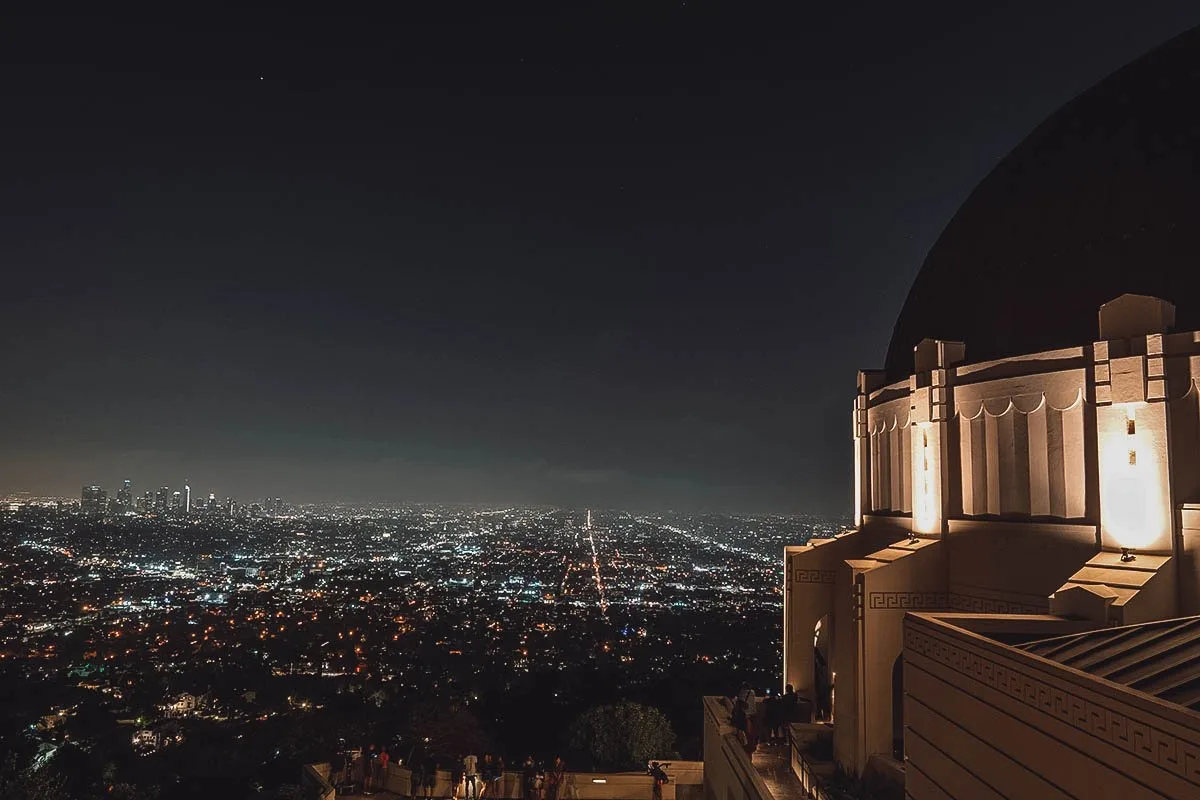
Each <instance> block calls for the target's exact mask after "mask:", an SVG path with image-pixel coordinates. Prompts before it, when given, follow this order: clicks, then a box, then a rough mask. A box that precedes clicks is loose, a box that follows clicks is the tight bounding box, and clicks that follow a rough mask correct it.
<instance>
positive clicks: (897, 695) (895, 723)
mask: <svg viewBox="0 0 1200 800" xmlns="http://www.w3.org/2000/svg"><path fill="white" fill-rule="evenodd" d="M892 757H893V758H895V759H896V760H897V761H903V760H904V655H903V654H901V655H898V656H896V663H895V664H894V665H893V666H892Z"/></svg>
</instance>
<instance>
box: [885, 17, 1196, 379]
mask: <svg viewBox="0 0 1200 800" xmlns="http://www.w3.org/2000/svg"><path fill="white" fill-rule="evenodd" d="M1197 98H1200V28H1197V29H1194V30H1192V31H1189V32H1187V33H1185V34H1183V35H1181V36H1179V37H1177V38H1175V39H1172V40H1171V41H1170V42H1167V43H1166V44H1164V45H1162V46H1161V47H1158V48H1156V49H1155V50H1153V51H1151V52H1150V53H1148V54H1147V55H1145V56H1143V57H1141V58H1140V59H1138V60H1137V61H1135V62H1133V63H1132V64H1129V65H1127V66H1125V67H1124V68H1122V69H1120V70H1118V71H1117V72H1115V73H1114V74H1112V75H1110V76H1109V77H1108V78H1106V79H1105V80H1104V81H1102V82H1101V83H1099V84H1098V85H1096V86H1094V87H1093V88H1091V89H1089V90H1088V91H1086V92H1084V93H1083V94H1082V95H1080V96H1079V97H1077V98H1075V99H1074V100H1072V101H1071V102H1070V103H1068V104H1067V105H1065V106H1063V107H1062V108H1061V109H1060V110H1058V111H1057V112H1055V113H1054V114H1053V115H1052V116H1050V117H1049V118H1048V119H1047V120H1046V121H1045V122H1043V123H1042V124H1041V125H1039V126H1038V127H1037V128H1036V129H1035V130H1034V131H1033V133H1031V134H1030V135H1029V136H1028V138H1026V139H1025V140H1024V141H1023V142H1021V144H1020V145H1018V146H1017V148H1016V149H1015V150H1013V151H1012V153H1010V154H1009V155H1008V156H1007V157H1006V158H1005V159H1004V160H1003V161H1001V162H1000V164H999V165H997V167H996V168H995V169H994V170H992V172H991V174H989V175H988V176H987V177H986V178H985V179H984V180H983V182H982V183H980V184H979V186H978V187H976V189H975V191H974V192H972V193H971V196H970V197H969V198H967V201H966V202H965V203H964V204H963V205H962V207H961V208H960V209H959V210H958V213H956V214H955V215H954V218H953V219H952V220H951V221H950V224H949V225H947V226H946V229H945V230H944V231H943V232H942V235H941V237H940V238H939V239H938V241H937V243H936V244H935V245H934V246H933V249H932V250H930V252H929V255H928V256H927V257H926V259H925V264H924V265H923V266H922V268H921V272H920V274H919V275H918V276H917V279H916V281H915V282H914V283H913V286H912V289H911V290H910V291H909V294H908V299H907V300H906V301H905V303H904V308H903V309H902V310H901V311H900V316H899V318H898V319H897V320H896V326H895V329H894V330H893V333H892V341H891V344H890V345H889V347H888V354H887V362H886V369H887V372H888V374H889V376H891V377H893V378H899V377H903V376H905V375H908V374H909V373H910V372H911V371H912V367H913V346H914V345H916V344H917V342H919V341H920V340H922V339H924V338H937V339H947V340H954V341H961V342H965V343H966V357H967V360H968V361H971V362H976V361H985V360H988V359H992V358H1000V357H1003V356H1010V355H1018V354H1021V353H1031V352H1037V351H1039V350H1049V349H1054V348H1057V347H1068V346H1071V345H1079V344H1084V343H1086V342H1091V341H1094V340H1095V339H1096V338H1097V337H1098V329H1097V311H1098V309H1099V308H1100V305H1101V304H1102V303H1105V302H1107V301H1109V300H1112V299H1113V298H1115V297H1117V296H1118V295H1121V294H1124V293H1126V292H1134V293H1138V294H1148V295H1154V296H1157V297H1161V298H1163V299H1165V300H1168V301H1170V302H1172V303H1174V304H1175V306H1176V308H1177V315H1176V324H1175V330H1198V329H1200V102H1198V101H1197Z"/></svg>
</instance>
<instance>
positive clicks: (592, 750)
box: [567, 702, 675, 772]
mask: <svg viewBox="0 0 1200 800" xmlns="http://www.w3.org/2000/svg"><path fill="white" fill-rule="evenodd" d="M567 744H568V745H569V746H570V748H571V751H572V753H573V755H574V757H575V759H577V761H576V763H578V764H581V765H582V764H590V766H591V768H592V769H593V770H599V771H604V772H619V771H628V770H643V769H645V768H646V763H647V762H648V761H650V760H651V759H659V760H661V759H667V758H673V757H674V749H675V731H673V730H672V729H671V723H670V721H669V720H668V719H667V717H666V715H664V714H663V713H662V712H661V711H659V710H658V709H657V708H654V707H652V706H644V705H641V704H640V703H631V702H621V703H617V704H615V705H608V706H597V707H596V708H592V709H589V710H588V711H585V712H584V713H582V714H580V715H579V716H578V717H577V718H576V719H575V721H574V722H572V723H571V727H570V728H569V729H568V730H567Z"/></svg>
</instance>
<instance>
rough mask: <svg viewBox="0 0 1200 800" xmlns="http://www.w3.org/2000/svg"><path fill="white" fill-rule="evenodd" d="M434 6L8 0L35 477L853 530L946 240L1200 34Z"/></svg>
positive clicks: (1015, 13)
mask: <svg viewBox="0 0 1200 800" xmlns="http://www.w3.org/2000/svg"><path fill="white" fill-rule="evenodd" d="M420 5H421V6H422V7H424V6H428V7H429V9H432V10H428V9H427V10H426V11H422V12H420V13H416V12H415V8H416V7H417V6H418V4H415V3H397V4H394V5H392V6H389V8H391V9H392V11H391V14H392V15H391V16H378V17H371V16H367V15H361V16H341V14H343V13H346V14H349V13H350V10H351V8H352V6H350V5H348V4H323V5H321V6H319V9H320V11H321V13H314V14H313V15H311V16H303V15H299V14H296V13H294V12H287V13H283V12H279V11H252V10H248V8H247V7H238V8H237V10H236V11H234V12H230V13H225V12H220V11H212V10H210V9H211V8H212V7H211V6H207V5H203V4H201V5H181V4H160V5H159V6H158V7H157V8H158V9H159V10H158V12H157V13H159V14H163V15H166V16H158V17H156V16H138V17H129V18H125V19H115V18H112V17H108V16H90V17H87V16H81V17H74V18H65V17H56V18H51V17H41V18H37V17H16V16H14V15H13V13H12V12H11V11H10V12H8V13H7V15H6V18H5V19H4V20H3V22H2V24H0V62H2V64H3V69H0V98H2V102H3V111H2V112H0V152H2V154H3V155H2V161H0V163H2V165H3V166H2V172H0V269H2V274H3V292H2V295H0V331H2V334H3V339H2V342H3V350H2V354H0V374H2V376H3V383H2V385H0V443H2V444H0V491H10V490H11V491H15V490H27V491H31V492H35V493H61V494H69V495H77V494H78V491H79V487H80V486H81V485H82V484H85V483H94V482H95V483H101V484H103V485H106V486H107V487H108V488H109V489H110V491H112V490H114V489H115V488H116V485H117V483H118V481H120V480H121V479H122V478H129V479H131V480H133V481H134V484H135V488H136V489H137V490H138V491H139V492H140V491H142V490H145V489H149V488H153V487H155V486H158V485H160V484H168V485H171V486H178V485H179V484H181V483H182V481H183V479H184V478H185V477H190V479H191V485H192V487H193V490H194V491H195V492H198V493H201V494H205V495H206V494H207V493H208V492H209V491H214V492H216V493H217V495H218V496H224V495H232V496H235V497H237V498H238V499H240V500H244V501H253V500H256V499H258V498H261V497H263V496H265V495H280V496H283V497H285V498H287V499H290V500H293V501H333V500H350V501H368V500H372V501H405V500H430V501H462V502H494V503H505V502H512V503H526V502H545V503H566V504H576V505H592V506H594V507H604V506H623V507H637V508H681V509H711V510H728V511H747V512H753V511H813V512H834V513H846V514H848V513H849V511H850V492H851V469H850V464H851V445H850V439H849V436H850V424H849V412H850V404H851V401H852V397H853V392H854V375H855V370H857V369H859V368H871V367H879V366H882V364H883V360H884V354H885V352H886V350H887V344H888V339H889V336H890V332H891V328H892V325H893V323H894V321H895V318H896V315H897V313H898V312H899V310H900V306H901V304H902V303H903V300H904V296H905V293H906V292H907V290H908V287H909V284H910V283H911V281H912V279H913V277H914V276H915V274H916V272H917V270H918V269H919V267H920V264H921V261H922V259H923V258H924V255H925V253H926V251H927V250H928V249H929V248H930V247H931V246H932V244H933V242H934V241H935V239H936V237H937V235H938V233H939V232H940V230H941V228H942V227H943V226H944V225H945V223H946V222H947V221H948V220H949V218H950V216H951V215H952V214H953V212H954V210H955V209H956V208H957V206H958V205H959V203H961V202H962V200H963V199H964V198H965V197H966V195H967V194H968V193H969V192H970V190H971V189H972V187H973V186H974V185H975V184H976V183H977V182H978V181H979V180H980V179H982V178H983V176H984V175H985V174H986V173H987V172H988V170H989V169H990V168H991V167H992V166H993V165H994V164H995V163H996V161H997V160H998V159H999V158H1001V157H1002V156H1003V155H1004V154H1005V153H1006V152H1007V151H1008V150H1010V149H1011V148H1012V147H1013V146H1015V145H1016V144H1017V143H1018V142H1019V141H1020V139H1021V138H1022V137H1023V136H1024V135H1025V134H1026V133H1027V132H1028V131H1029V130H1030V129H1031V128H1032V127H1033V126H1034V125H1035V124H1036V123H1037V122H1039V121H1040V120H1041V119H1042V118H1043V117H1045V116H1046V115H1047V114H1049V113H1050V112H1052V111H1053V110H1054V109H1055V108H1057V107H1058V106H1059V105H1061V104H1062V103H1063V102H1065V101H1066V100H1068V99H1070V98H1071V97H1072V96H1073V95H1075V94H1077V93H1078V92H1080V91H1082V90H1083V89H1085V88H1087V87H1088V86H1090V85H1091V84H1093V83H1095V82H1096V81H1098V80H1099V79H1101V78H1102V77H1104V76H1105V75H1106V74H1107V73H1109V72H1111V71H1112V70H1114V69H1116V68H1117V67H1119V66H1121V65H1123V64H1124V63H1126V62H1128V61H1130V60H1132V59H1133V58H1135V57H1137V56H1138V55H1140V54H1141V53H1143V52H1145V51H1146V50H1149V49H1150V48H1152V47H1153V46H1155V45H1156V44H1159V43H1160V42H1162V41H1165V40H1166V39H1168V38H1170V37H1171V36H1173V35H1174V34H1176V33H1179V32H1182V31H1183V30H1185V29H1187V28H1189V27H1192V26H1194V25H1196V24H1200V7H1198V6H1197V4H1196V3H1195V2H1190V1H1189V2H1159V3H1140V4H1129V3H1119V4H1118V3H1096V2H1094V1H1093V2H1074V1H1072V2H1054V3H1046V2H1038V3H1018V4H982V3H963V2H961V0H960V1H959V2H944V3H942V2H939V3H896V2H878V3H872V4H854V3H829V4H821V5H819V6H818V5H817V4H801V3H792V4H787V5H782V4H780V5H777V6H762V5H757V4H750V3H724V4H720V5H715V4H713V5H709V4H694V3H691V2H688V3H679V2H676V3H665V2H664V3H659V2H653V1H652V0H643V2H639V3H629V4H614V3H586V4H585V3H569V2H568V3H557V4H550V5H546V6H525V7H523V6H521V5H520V4H511V3H489V4H486V5H480V6H479V7H476V6H473V5H467V4H462V3H449V2H445V3H429V4H420ZM993 6H996V7H994V8H993ZM1000 6H1003V7H1002V8H1001V7H1000ZM93 7H95V8H99V7H100V6H99V5H98V4H93ZM410 7H412V8H410ZM481 8H482V9H490V10H480V9H481ZM522 8H525V9H528V10H524V11H523V10H521V9H522ZM401 11H402V12H403V13H401ZM410 14H411V15H410ZM171 15H178V16H171Z"/></svg>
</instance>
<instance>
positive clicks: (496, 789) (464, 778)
mask: <svg viewBox="0 0 1200 800" xmlns="http://www.w3.org/2000/svg"><path fill="white" fill-rule="evenodd" d="M438 769H439V764H438V762H437V759H435V758H433V757H429V758H426V759H425V760H423V761H422V762H420V764H419V765H418V766H417V768H416V769H415V770H413V773H412V787H411V791H410V793H409V794H410V796H411V797H414V798H417V797H420V798H433V797H434V796H435V795H434V792H435V791H436V787H437V780H438V779H437V773H438ZM504 772H505V765H504V759H503V758H502V757H501V756H493V755H492V754H491V753H484V755H483V759H482V760H480V759H479V758H478V757H476V756H475V755H474V754H468V755H465V756H463V757H462V758H461V759H454V760H453V761H452V762H451V768H450V798H451V800H459V799H460V798H462V800H484V798H487V797H494V798H499V797H502V796H503V795H504V785H503V783H504ZM520 775H521V797H522V800H567V798H566V794H567V793H566V792H565V787H566V777H567V767H566V764H564V763H563V760H562V759H561V758H555V759H554V762H553V763H552V764H551V765H550V767H549V768H547V767H546V766H545V764H543V763H542V762H539V761H535V760H534V758H533V756H529V757H528V758H526V759H525V761H524V762H523V763H522V765H521V772H520Z"/></svg>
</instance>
